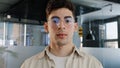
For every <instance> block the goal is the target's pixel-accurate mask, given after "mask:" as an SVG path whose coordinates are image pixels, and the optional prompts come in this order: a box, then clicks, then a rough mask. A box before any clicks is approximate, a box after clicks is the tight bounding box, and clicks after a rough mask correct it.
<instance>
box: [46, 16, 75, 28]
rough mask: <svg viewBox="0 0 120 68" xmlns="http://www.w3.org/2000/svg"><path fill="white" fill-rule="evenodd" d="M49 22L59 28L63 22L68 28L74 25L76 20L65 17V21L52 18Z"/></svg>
mask: <svg viewBox="0 0 120 68" xmlns="http://www.w3.org/2000/svg"><path fill="white" fill-rule="evenodd" d="M48 21H49V22H51V23H52V24H55V25H57V26H59V25H60V23H61V22H63V23H64V25H65V26H68V25H70V24H72V23H74V19H73V18H71V17H65V18H64V20H63V21H62V20H61V19H60V18H59V17H52V18H51V19H50V20H48Z"/></svg>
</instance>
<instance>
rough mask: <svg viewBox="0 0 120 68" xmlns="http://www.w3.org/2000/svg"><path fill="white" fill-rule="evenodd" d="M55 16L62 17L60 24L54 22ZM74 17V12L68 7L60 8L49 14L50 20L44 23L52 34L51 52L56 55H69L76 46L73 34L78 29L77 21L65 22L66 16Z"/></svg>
mask: <svg viewBox="0 0 120 68" xmlns="http://www.w3.org/2000/svg"><path fill="white" fill-rule="evenodd" d="M53 17H58V18H59V19H60V23H59V25H56V24H55V23H52V22H51V21H49V20H51V19H52V18H53ZM66 17H70V18H72V19H74V17H73V14H72V12H71V11H70V10H69V9H67V8H60V9H57V10H54V11H52V12H51V14H50V15H49V16H48V22H46V23H45V24H44V27H45V30H46V32H48V33H49V35H50V52H51V53H53V54H54V55H56V56H68V55H69V54H71V52H72V49H73V47H74V44H73V40H72V38H73V34H74V32H75V31H77V28H78V26H77V23H75V22H73V23H70V24H66V23H65V21H64V20H65V18H66Z"/></svg>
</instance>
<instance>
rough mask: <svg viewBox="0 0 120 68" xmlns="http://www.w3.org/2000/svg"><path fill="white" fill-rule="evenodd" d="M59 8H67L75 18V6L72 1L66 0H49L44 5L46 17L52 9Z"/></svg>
mask: <svg viewBox="0 0 120 68" xmlns="http://www.w3.org/2000/svg"><path fill="white" fill-rule="evenodd" d="M59 8H67V9H69V10H70V11H71V12H72V13H73V16H74V18H75V7H74V5H73V4H72V2H71V1H68V0H49V2H48V4H47V7H46V17H47V18H48V16H49V15H50V14H51V12H52V11H54V10H57V9H59Z"/></svg>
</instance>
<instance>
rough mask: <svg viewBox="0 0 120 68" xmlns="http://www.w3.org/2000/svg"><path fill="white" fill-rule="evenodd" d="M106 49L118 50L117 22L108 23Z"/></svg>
mask: <svg viewBox="0 0 120 68" xmlns="http://www.w3.org/2000/svg"><path fill="white" fill-rule="evenodd" d="M105 47H109V48H118V26H117V21H113V22H109V23H106V31H105Z"/></svg>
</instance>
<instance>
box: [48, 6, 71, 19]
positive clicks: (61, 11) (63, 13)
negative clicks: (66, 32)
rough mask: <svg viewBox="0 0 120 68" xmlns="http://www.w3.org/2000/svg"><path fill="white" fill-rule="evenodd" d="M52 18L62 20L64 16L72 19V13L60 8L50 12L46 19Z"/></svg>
mask: <svg viewBox="0 0 120 68" xmlns="http://www.w3.org/2000/svg"><path fill="white" fill-rule="evenodd" d="M53 16H58V17H59V18H64V17H66V16H71V17H73V13H72V12H71V11H70V10H69V9H67V8H60V9H57V10H54V11H52V12H51V14H50V15H49V16H48V18H49V19H50V18H52V17H53Z"/></svg>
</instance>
